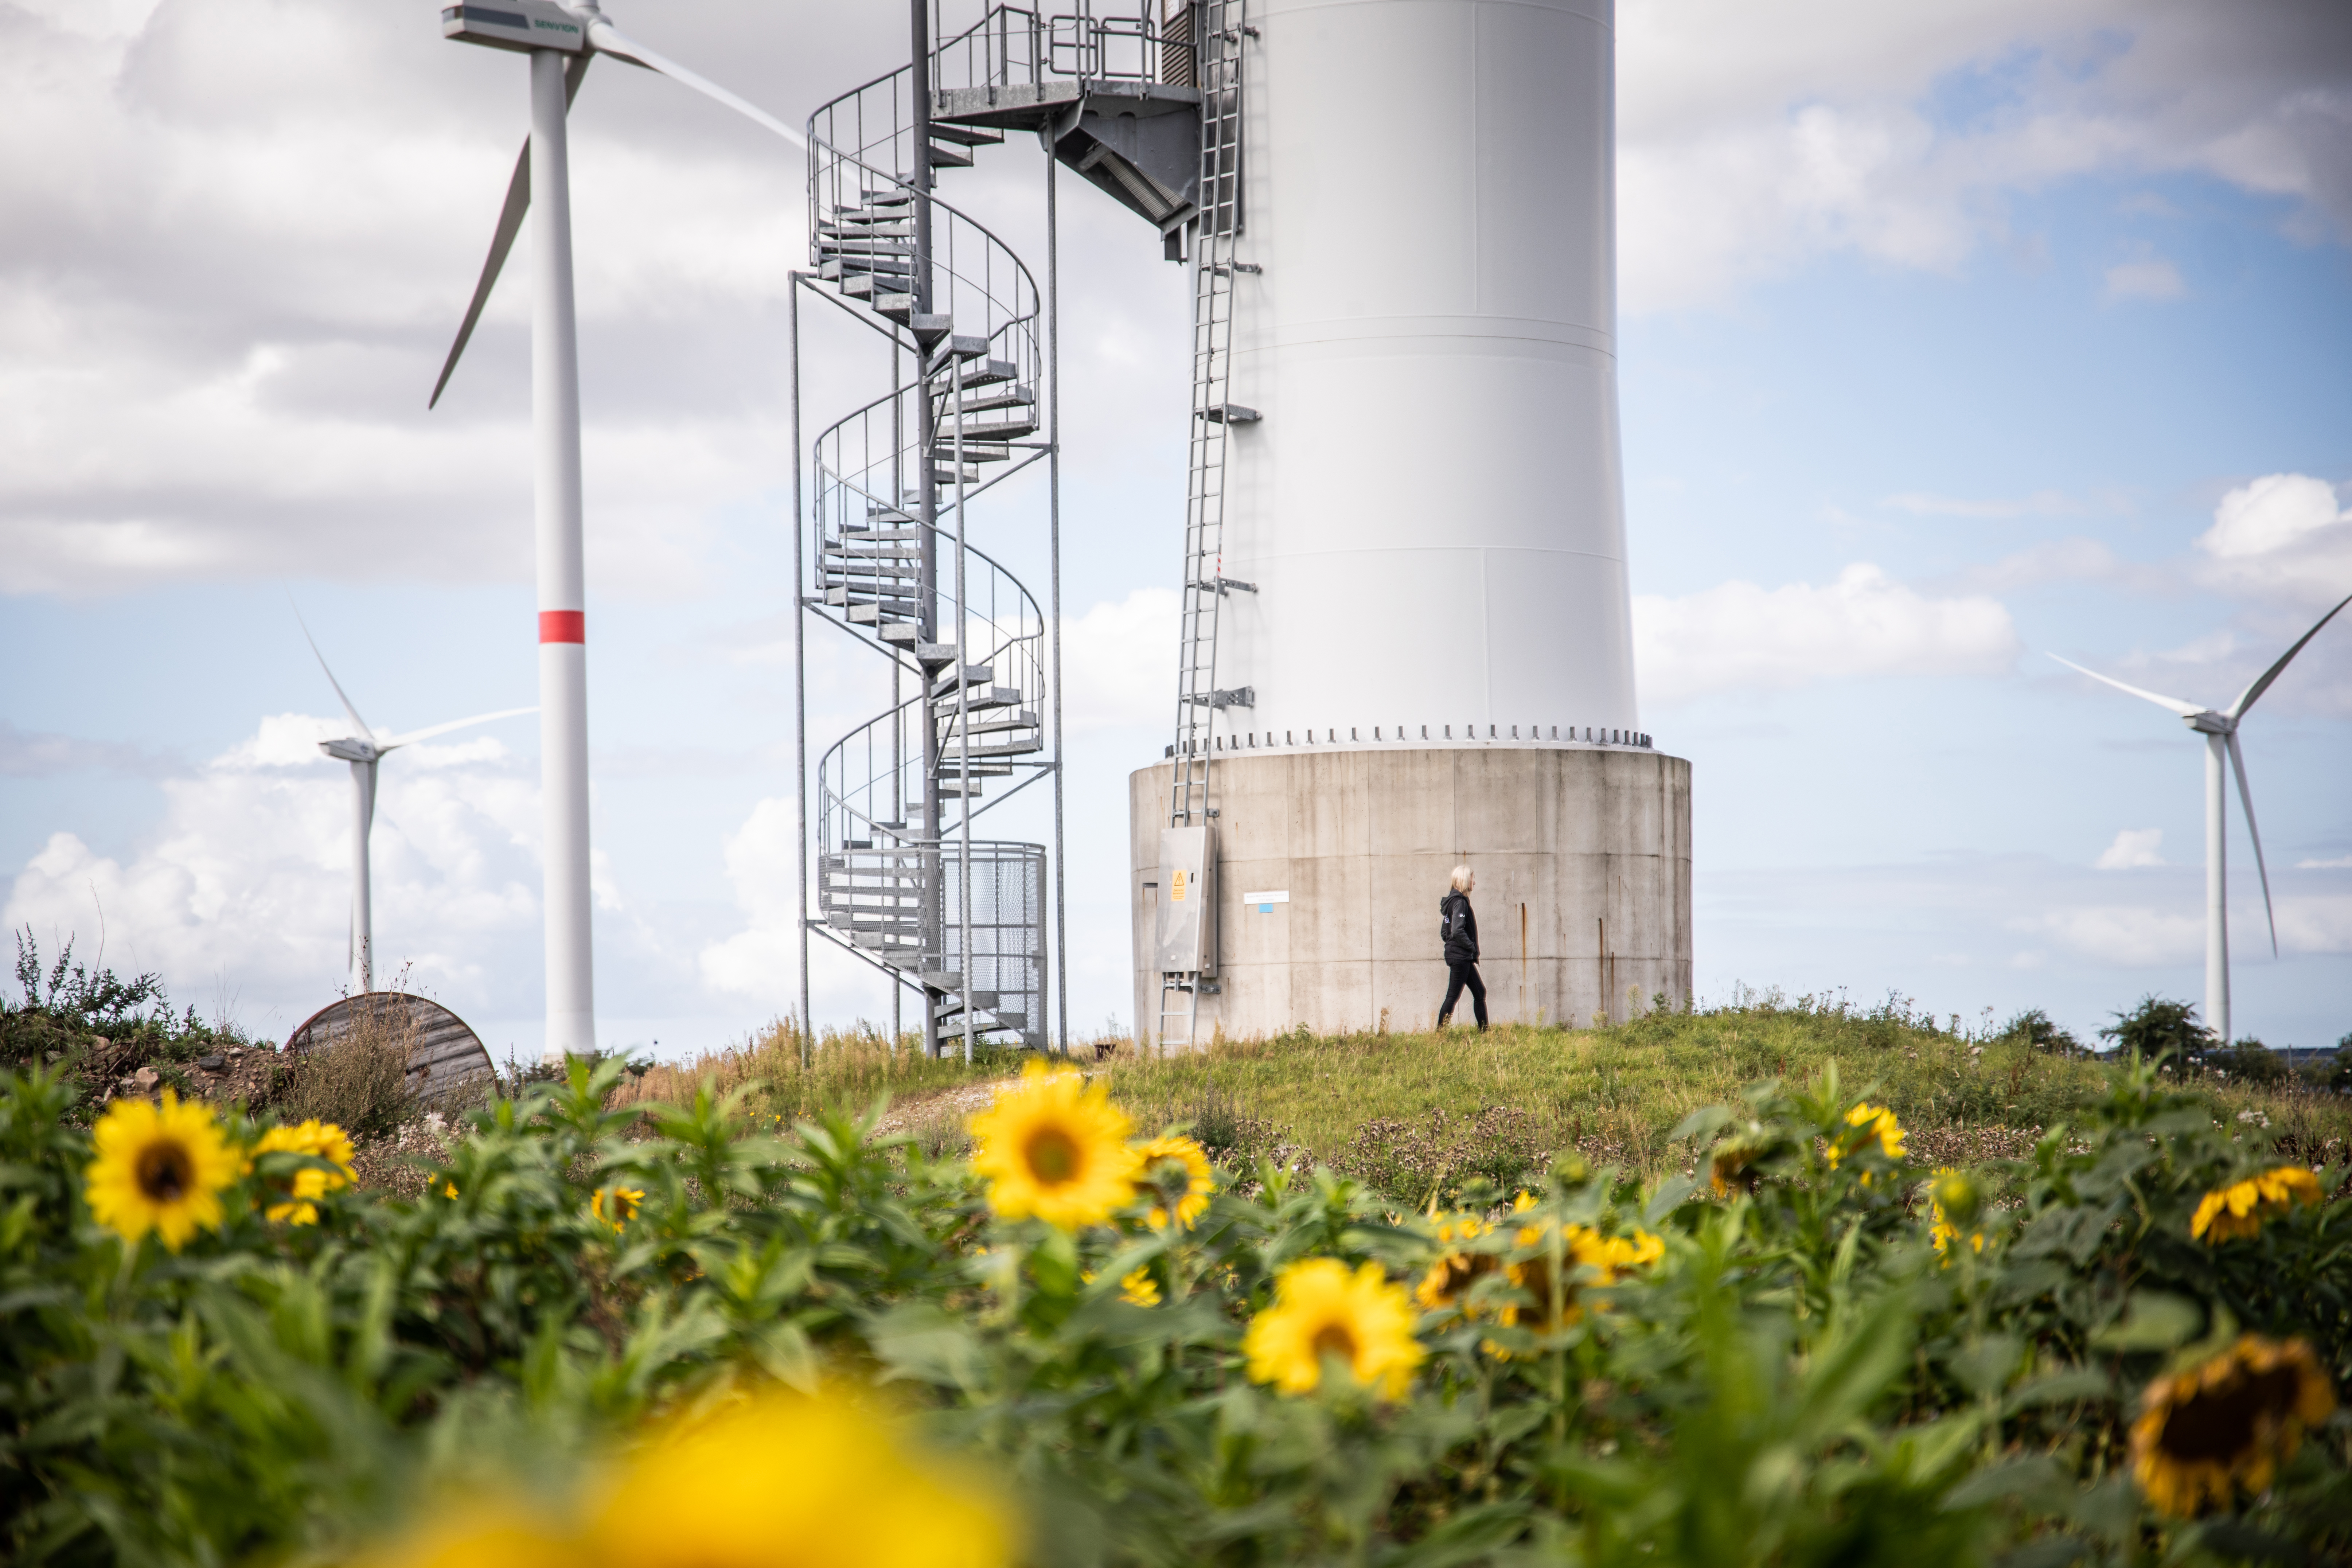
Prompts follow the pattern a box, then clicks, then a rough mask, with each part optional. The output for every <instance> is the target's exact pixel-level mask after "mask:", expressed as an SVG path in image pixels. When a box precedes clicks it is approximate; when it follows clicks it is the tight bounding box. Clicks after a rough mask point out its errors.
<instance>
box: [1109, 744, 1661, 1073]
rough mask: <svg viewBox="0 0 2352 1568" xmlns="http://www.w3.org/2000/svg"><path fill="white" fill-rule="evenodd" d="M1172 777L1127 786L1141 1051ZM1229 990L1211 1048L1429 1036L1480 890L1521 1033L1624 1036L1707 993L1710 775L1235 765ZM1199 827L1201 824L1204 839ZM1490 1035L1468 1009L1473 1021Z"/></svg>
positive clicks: (1515, 755) (1509, 763) (1538, 755)
mask: <svg viewBox="0 0 2352 1568" xmlns="http://www.w3.org/2000/svg"><path fill="white" fill-rule="evenodd" d="M1173 765H1174V764H1173V763H1169V762H1162V763H1159V764H1158V765H1156V766H1153V767H1149V768H1143V769H1139V770H1138V771H1137V772H1136V773H1132V774H1130V775H1129V779H1128V803H1129V824H1130V834H1129V842H1130V846H1131V849H1130V856H1131V860H1130V863H1131V865H1132V867H1133V874H1132V876H1131V878H1130V884H1129V885H1130V890H1131V893H1132V897H1133V905H1132V912H1133V931H1134V952H1135V1016H1136V1037H1137V1039H1138V1040H1139V1042H1140V1041H1147V1040H1150V1039H1153V1038H1156V1037H1157V1036H1158V1035H1159V1034H1160V1027H1159V1023H1160V996H1161V993H1160V973H1159V972H1158V970H1157V968H1156V967H1155V966H1154V963H1153V954H1152V948H1151V943H1152V932H1153V928H1154V922H1155V920H1156V918H1157V914H1158V900H1159V899H1160V897H1161V896H1162V891H1163V889H1161V887H1160V882H1161V878H1160V869H1159V865H1158V861H1159V858H1160V829H1161V828H1162V827H1163V826H1165V825H1166V823H1167V820H1168V798H1169V784H1170V774H1171V769H1172V768H1173ZM1209 803H1210V809H1211V817H1212V821H1211V826H1213V828H1214V829H1215V832H1214V835H1213V838H1214V846H1215V849H1214V863H1215V871H1214V875H1213V879H1212V880H1211V892H1212V896H1213V900H1214V905H1215V910H1216V925H1217V930H1216V934H1215V937H1214V952H1215V953H1216V972H1215V973H1214V975H1213V976H1209V977H1208V978H1209V979H1211V980H1212V981H1213V983H1214V984H1216V985H1217V987H1218V989H1217V990H1216V991H1215V992H1214V993H1212V994H1203V995H1202V997H1201V1000H1200V1017H1199V1020H1198V1022H1197V1025H1196V1026H1195V1029H1194V1033H1193V1038H1194V1039H1196V1040H1207V1039H1209V1038H1210V1037H1212V1036H1213V1034H1222V1035H1223V1037H1226V1038H1229V1039H1236V1038H1247V1037H1263V1036H1268V1035H1274V1034H1278V1033H1281V1032H1283V1031H1285V1030H1288V1029H1292V1028H1295V1027H1297V1026H1299V1025H1302V1024H1304V1025H1305V1026H1307V1027H1308V1028H1309V1029H1311V1030H1313V1031H1315V1032H1317V1033H1318V1034H1337V1033H1341V1032H1351V1031H1363V1030H1372V1029H1380V1028H1388V1029H1391V1030H1410V1029H1424V1028H1427V1027H1429V1026H1431V1025H1433V1023H1434V1022H1435V1021H1436V1016H1437V1008H1438V1005H1439V1003H1440V1002H1441V1001H1443V1000H1444V994H1445V979H1446V970H1445V963H1444V959H1443V957H1442V956H1441V953H1440V943H1439V941H1438V936H1437V927H1438V921H1437V903H1438V900H1439V899H1440V898H1442V897H1443V896H1444V893H1445V890H1446V888H1447V880H1448V878H1449V876H1450V874H1451V873H1452V871H1453V868H1454V867H1455V866H1456V865H1458V864H1461V863H1464V862H1467V863H1468V864H1469V865H1470V866H1471V867H1472V868H1474V869H1475V871H1476V872H1477V874H1478V885H1477V891H1476V892H1475V894H1473V895H1472V900H1471V901H1472V904H1473V906H1474V907H1475V910H1477V915H1478V931H1479V941H1480V947H1481V950H1482V959H1481V963H1480V965H1479V973H1480V975H1481V977H1482V978H1483V979H1484V980H1485V981H1486V994H1487V1005H1488V1009H1489V1011H1490V1013H1491V1014H1492V1016H1493V1018H1494V1021H1495V1022H1496V1023H1498V1024H1502V1023H1538V1022H1551V1023H1560V1022H1570V1023H1575V1024H1584V1023H1588V1022H1590V1021H1591V1020H1592V1018H1593V1017H1594V1016H1596V1015H1605V1016H1607V1017H1608V1018H1610V1019H1612V1020H1622V1019H1623V1018H1626V1017H1628V1016H1632V1015H1633V1014H1636V1013H1639V1012H1642V1011H1643V1010H1646V1009H1647V1008H1648V1007H1649V1006H1650V1005H1652V999H1653V998H1654V997H1655V996H1657V995H1658V994H1664V996H1665V997H1666V999H1667V1003H1668V1005H1672V1006H1676V1007H1679V1006H1681V1005H1683V1004H1684V1002H1685V999H1686V998H1688V997H1689V995H1690V990H1691V797H1690V763H1687V762H1686V761H1685V760H1683V759H1681V758H1679V757H1668V756H1662V755H1660V754H1659V753H1658V752H1654V751H1651V750H1648V749H1646V748H1640V747H1631V746H1627V747H1617V746H1603V745H1562V744H1548V743H1519V744H1513V743H1510V742H1494V743H1484V744H1477V745H1468V746H1465V745H1460V744H1455V745H1444V744H1420V743H1412V742H1399V743H1391V744H1389V745H1384V746H1378V747H1372V748H1365V749H1340V748H1339V747H1311V748H1297V749H1285V750H1278V751H1248V750H1244V751H1242V752H1237V753H1228V754H1221V755H1219V756H1218V757H1217V759H1216V761H1215V763H1214V765H1213V767H1212V768H1211V770H1210V773H1209ZM1196 820H1197V819H1196ZM1470 1021H1471V1016H1470V1004H1469V999H1468V997H1467V996H1465V997H1464V999H1463V1000H1462V1002H1461V1003H1460V1004H1459V1005H1457V1007H1456V1009H1455V1012H1454V1023H1455V1024H1457V1025H1461V1024H1467V1023H1469V1022H1470Z"/></svg>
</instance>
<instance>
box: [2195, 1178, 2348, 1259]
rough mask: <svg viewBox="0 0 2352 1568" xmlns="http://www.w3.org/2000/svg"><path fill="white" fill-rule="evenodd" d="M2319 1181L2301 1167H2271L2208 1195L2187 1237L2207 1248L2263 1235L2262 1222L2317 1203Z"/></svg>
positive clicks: (2200, 1205)
mask: <svg viewBox="0 0 2352 1568" xmlns="http://www.w3.org/2000/svg"><path fill="white" fill-rule="evenodd" d="M2319 1198H2320V1193H2319V1178H2318V1177H2317V1176H2315V1175H2313V1174H2312V1173H2310V1172H2309V1171H2307V1170H2305V1169H2304V1168H2303V1167H2302V1166H2301V1165H2274V1166H2273V1167H2272V1168H2271V1169H2269V1170H2267V1171H2264V1172H2263V1173H2262V1174H2260V1175H2258V1176H2249V1177H2247V1178H2246V1179H2245V1180H2244V1181H2242V1182H2232V1183H2231V1184H2229V1185H2228V1186H2226V1187H2217V1188H2215V1189H2214V1190H2213V1191H2211V1192H2210V1193H2207V1194H2205V1196H2204V1197H2203V1199H2201V1200H2200V1202H2199V1203H2198V1205H2197V1214H2196V1216H2195V1217H2194V1218H2192V1219H2190V1220H2189V1235H2190V1236H2192V1237H2198V1238H2200V1240H2202V1241H2203V1242H2204V1243H2205V1244H2206V1245H2207V1246H2208V1247H2218V1246H2219V1245H2221V1243H2222V1242H2225V1241H2234V1240H2236V1239H2238V1238H2239V1237H2252V1236H2259V1235H2261V1234H2262V1228H2263V1220H2264V1219H2265V1218H2267V1217H2269V1216H2270V1215H2279V1214H2284V1213H2285V1212H2286V1211H2287V1210H2289V1209H2291V1208H2293V1207H2294V1205H2296V1204H2299V1203H2303V1204H2315V1203H2317V1202H2319Z"/></svg>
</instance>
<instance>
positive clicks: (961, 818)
mask: <svg viewBox="0 0 2352 1568" xmlns="http://www.w3.org/2000/svg"><path fill="white" fill-rule="evenodd" d="M948 366H949V369H948V374H949V376H950V394H951V400H950V403H949V405H948V407H949V411H950V417H951V418H952V419H954V421H955V431H954V445H953V447H952V450H953V452H954V454H955V514H956V552H955V596H956V672H955V689H956V788H957V789H958V791H960V792H961V794H960V798H958V800H957V801H956V836H957V838H958V841H959V847H958V852H957V855H956V866H957V880H958V883H959V886H958V888H957V889H956V924H957V928H958V929H957V946H958V947H959V948H960V949H961V952H959V954H958V956H957V958H956V966H957V969H958V970H959V971H960V973H961V975H962V979H961V985H960V989H961V991H962V993H963V1065H964V1066H966V1067H970V1066H971V1010H972V1002H971V994H972V981H973V980H974V979H975V978H976V977H977V976H978V974H979V970H980V966H979V965H978V964H977V963H975V962H973V961H974V960H975V959H976V958H977V957H978V954H976V953H974V952H972V950H971V681H970V680H969V679H966V678H965V675H964V659H965V657H966V653H967V650H969V649H970V648H971V599H970V597H969V595H967V593H966V591H965V586H964V554H965V552H964V543H963V540H964V533H963V531H964V515H963V500H964V485H963V479H964V474H963V359H962V356H961V355H960V354H958V353H955V349H954V344H953V342H952V340H951V341H950V344H949V349H948ZM991 640H993V638H992V639H991ZM1038 1001H1039V1002H1040V1003H1041V1004H1042V1003H1043V1002H1044V1001H1045V998H1044V997H1042V996H1041V997H1039V998H1038Z"/></svg>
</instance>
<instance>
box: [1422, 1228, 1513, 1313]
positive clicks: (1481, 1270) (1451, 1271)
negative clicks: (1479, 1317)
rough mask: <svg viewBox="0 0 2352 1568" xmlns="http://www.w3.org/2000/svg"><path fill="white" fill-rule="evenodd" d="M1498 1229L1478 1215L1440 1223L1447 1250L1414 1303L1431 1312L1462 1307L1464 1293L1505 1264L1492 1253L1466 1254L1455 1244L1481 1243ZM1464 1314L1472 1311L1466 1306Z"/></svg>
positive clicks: (1441, 1242)
mask: <svg viewBox="0 0 2352 1568" xmlns="http://www.w3.org/2000/svg"><path fill="white" fill-rule="evenodd" d="M1494 1228H1495V1227H1494V1226H1491V1225H1488V1224H1487V1223H1486V1221H1485V1220H1483V1219H1481V1218H1479V1217H1478V1216H1477V1215H1472V1214H1457V1215H1447V1216H1445V1217H1444V1218H1443V1219H1440V1220H1439V1221H1438V1222H1437V1244H1438V1245H1439V1246H1440V1247H1446V1248H1447V1250H1446V1251H1444V1252H1441V1253H1440V1254H1438V1257H1437V1261H1436V1262H1434V1263H1433V1264H1431V1265H1430V1266H1429V1272H1428V1273H1426V1274H1424V1275H1423V1276H1422V1277H1421V1284H1420V1285H1419V1286H1418V1287H1417V1288H1416V1289H1414V1291H1413V1299H1414V1300H1417V1301H1419V1302H1420V1303H1421V1304H1422V1305H1423V1306H1424V1307H1426V1308H1428V1309H1429V1310H1431V1311H1433V1312H1436V1311H1442V1310H1444V1309H1446V1308H1448V1307H1453V1306H1461V1305H1463V1303H1462V1298H1463V1294H1464V1292H1465V1291H1467V1290H1468V1289H1470V1287H1471V1286H1473V1285H1475V1284H1476V1283H1477V1282H1478V1281H1479V1280H1480V1279H1484V1278H1486V1276H1487V1275H1489V1274H1492V1273H1493V1272H1495V1270H1496V1269H1497V1268H1501V1267H1502V1262H1503V1260H1502V1259H1501V1258H1497V1257H1496V1256H1495V1255H1494V1254H1493V1253H1491V1252H1465V1251H1462V1250H1460V1249H1459V1248H1458V1247H1455V1246H1454V1244H1455V1243H1466V1242H1472V1241H1475V1240H1477V1239H1478V1238H1479V1237H1482V1236H1485V1235H1486V1234H1488V1233H1489V1232H1491V1231H1492V1230H1493V1229H1494ZM1463 1310H1464V1311H1465V1312H1468V1311H1470V1310H1472V1309H1470V1308H1469V1307H1467V1306H1463Z"/></svg>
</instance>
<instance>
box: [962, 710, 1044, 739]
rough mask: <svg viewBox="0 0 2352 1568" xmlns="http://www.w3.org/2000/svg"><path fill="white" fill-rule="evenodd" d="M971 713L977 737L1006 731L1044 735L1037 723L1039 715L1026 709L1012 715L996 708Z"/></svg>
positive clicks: (972, 728) (972, 725)
mask: <svg viewBox="0 0 2352 1568" xmlns="http://www.w3.org/2000/svg"><path fill="white" fill-rule="evenodd" d="M969 711H970V712H971V716H972V721H971V732H972V733H973V734H975V735H990V734H999V733H1002V732H1003V731H1006V730H1035V731H1038V732H1039V734H1041V735H1042V734H1043V733H1044V731H1043V729H1042V727H1041V726H1040V725H1039V724H1038V722H1037V715H1035V714H1034V713H1032V712H1030V711H1029V710H1026V709H1017V710H1014V711H1013V712H1011V713H1007V712H1005V711H1003V710H1002V709H995V708H991V709H987V710H982V709H978V708H974V709H971V710H969Z"/></svg>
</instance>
